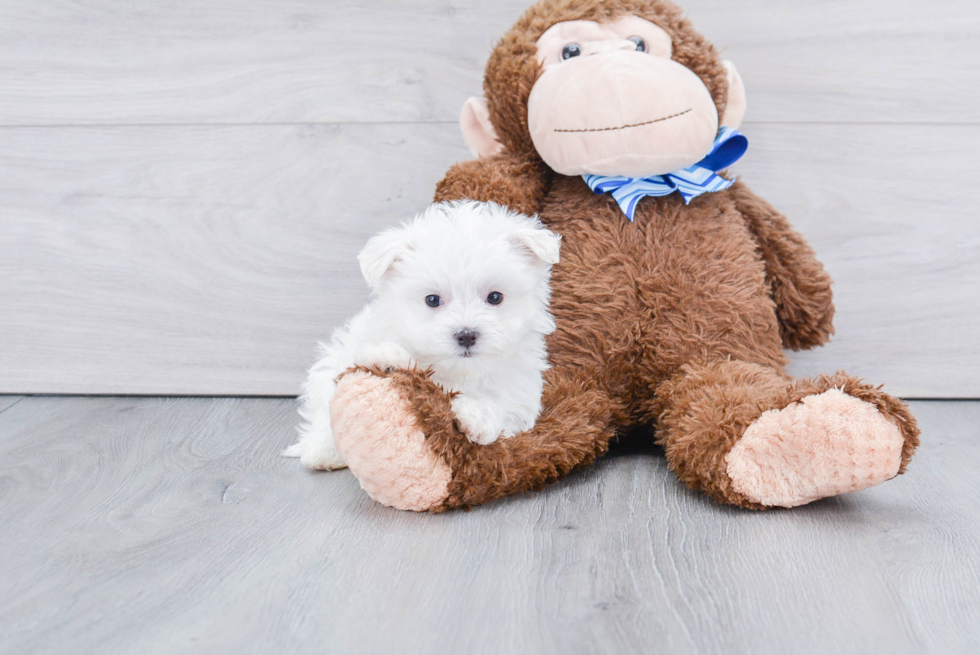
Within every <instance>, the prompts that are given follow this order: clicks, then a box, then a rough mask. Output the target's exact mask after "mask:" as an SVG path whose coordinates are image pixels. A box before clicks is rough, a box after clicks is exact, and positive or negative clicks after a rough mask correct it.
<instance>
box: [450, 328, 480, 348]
mask: <svg viewBox="0 0 980 655" xmlns="http://www.w3.org/2000/svg"><path fill="white" fill-rule="evenodd" d="M455 336H456V343H458V344H459V345H461V346H462V347H463V348H472V347H473V346H474V345H476V340H477V339H478V338H479V337H480V333H479V332H477V331H476V330H471V329H469V328H466V329H465V330H460V331H459V332H457V333H456V335H455Z"/></svg>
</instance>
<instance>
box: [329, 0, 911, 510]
mask: <svg viewBox="0 0 980 655" xmlns="http://www.w3.org/2000/svg"><path fill="white" fill-rule="evenodd" d="M484 92H485V96H486V101H485V102H484V101H483V100H480V99H471V100H470V101H468V102H467V104H466V106H465V107H464V108H463V113H462V117H461V125H462V128H463V132H464V136H465V138H466V141H467V143H468V144H469V145H470V147H471V149H473V150H474V152H475V153H476V154H477V155H478V156H479V158H478V159H476V160H475V161H470V162H466V163H462V164H458V165H456V166H453V167H452V168H451V169H450V170H449V172H448V173H447V175H446V177H445V179H444V180H443V181H442V182H440V183H439V185H438V187H437V190H436V196H435V199H436V200H439V201H441V200H453V199H463V198H471V199H475V200H485V201H495V202H498V203H501V204H504V205H507V206H509V207H511V208H513V209H515V210H517V211H520V212H523V213H526V214H537V215H538V216H539V217H540V218H541V220H542V221H543V222H544V223H545V224H546V225H547V226H548V227H549V228H550V229H551V230H553V231H555V232H557V233H559V234H561V235H562V251H561V261H560V262H559V264H558V265H557V266H556V267H555V268H554V270H553V276H552V288H553V297H552V305H551V310H552V313H553V315H554V317H555V321H556V323H557V330H556V331H555V332H554V334H552V335H551V336H550V337H549V339H548V351H549V358H550V361H551V364H552V368H551V369H550V370H548V371H547V372H546V374H545V377H546V385H545V390H544V396H543V410H542V413H541V416H540V418H539V419H538V422H537V424H536V426H535V427H534V428H533V429H532V430H529V431H527V432H524V433H521V434H518V435H516V436H514V437H512V438H509V439H502V440H500V441H498V442H496V443H494V444H491V445H486V446H484V445H476V444H473V443H470V442H469V441H468V440H467V439H466V437H465V435H463V434H462V433H461V432H460V431H459V428H458V426H457V425H456V424H454V421H453V416H452V412H451V409H450V398H449V396H448V395H447V394H446V393H445V392H444V391H443V390H442V389H440V388H439V387H437V386H436V385H434V384H433V383H432V382H431V381H430V380H429V379H428V377H427V376H426V374H425V373H424V372H419V371H403V370H396V371H393V372H388V373H384V372H381V371H376V370H375V371H367V370H357V371H352V372H349V373H347V374H346V375H345V376H344V377H342V378H341V380H340V384H339V387H338V389H337V392H336V395H335V397H334V401H333V405H332V422H333V426H334V434H335V438H336V444H337V448H338V450H340V452H341V453H342V454H343V457H344V460H345V461H346V462H347V464H348V465H349V466H350V469H351V471H352V472H353V473H354V475H355V476H356V477H357V478H358V480H359V481H360V483H361V485H362V486H363V487H364V489H365V490H366V491H367V492H368V493H369V494H370V495H371V496H372V497H373V498H374V499H376V500H378V501H379V502H382V503H384V504H386V505H391V506H393V507H397V508H400V509H411V510H419V511H424V510H431V511H441V510H445V509H450V508H456V507H467V506H471V505H477V504H480V503H485V502H488V501H491V500H493V499H495V498H499V497H501V496H505V495H508V494H515V493H520V492H523V491H527V490H532V489H539V488H541V487H543V486H544V485H545V484H547V483H549V482H552V481H554V480H557V479H558V478H560V477H562V476H564V475H566V474H568V473H569V472H571V471H574V470H576V469H579V468H582V467H584V466H588V465H590V464H592V463H593V462H594V461H595V459H596V458H597V457H599V456H600V455H602V454H603V453H605V452H606V450H607V449H608V447H609V443H610V440H612V439H614V438H616V437H617V435H619V434H622V433H623V432H625V431H626V430H636V429H638V428H639V429H647V430H648V431H649V435H650V438H651V439H654V440H655V441H656V442H657V443H659V444H661V445H662V446H663V447H664V450H665V453H666V457H667V462H668V465H669V467H670V469H671V470H672V471H674V472H675V473H676V474H677V475H678V476H679V477H680V479H681V480H682V481H683V482H684V483H686V484H687V485H689V486H690V487H692V488H694V489H699V490H701V491H703V492H705V493H707V494H708V495H710V496H711V497H712V498H714V499H715V500H718V501H720V502H724V503H730V504H733V505H738V506H740V507H746V508H754V509H760V508H765V507H772V506H781V507H792V506H796V505H801V504H804V503H808V502H810V501H813V500H816V499H818V498H824V497H827V496H833V495H837V494H841V493H846V492H850V491H856V490H859V489H863V488H866V487H869V486H872V485H875V484H878V483H880V482H882V481H885V480H888V479H890V478H892V477H894V476H895V475H898V474H899V473H902V472H904V470H905V467H906V465H907V464H908V462H909V460H910V458H911V457H912V454H913V452H914V450H915V448H916V446H917V445H918V429H917V427H916V423H915V419H914V418H913V417H912V415H911V414H910V413H909V411H908V409H907V407H906V406H905V405H904V404H903V403H902V402H901V401H899V400H897V399H895V398H893V397H891V396H889V395H887V394H885V393H883V392H882V391H880V390H879V389H878V388H876V387H873V386H871V385H868V384H865V383H863V382H861V381H860V380H857V379H855V378H853V377H851V376H849V375H847V374H845V373H837V374H836V375H833V376H820V377H818V378H815V379H798V380H793V379H791V378H790V377H789V376H787V375H786V373H785V372H784V366H785V364H786V359H785V357H784V355H783V352H782V348H783V347H787V348H791V349H794V350H799V349H804V348H811V347H814V346H818V345H821V344H823V343H824V342H825V341H826V340H827V339H828V337H829V336H830V334H832V332H833V328H832V326H831V319H832V317H833V312H834V310H833V304H832V299H831V291H830V282H831V281H830V278H829V277H828V276H827V274H826V273H825V272H824V269H823V267H822V266H821V265H820V263H819V262H818V261H817V260H816V258H815V256H814V253H813V251H812V250H811V249H810V247H809V246H808V245H807V244H806V242H805V241H804V240H803V238H802V237H801V236H800V235H799V234H798V233H797V232H795V231H794V230H793V228H792V227H790V225H789V223H788V222H787V221H786V219H785V218H784V217H783V216H782V215H781V214H780V213H778V212H777V211H776V210H774V209H773V208H772V207H771V206H770V205H769V204H768V203H766V202H765V201H764V200H762V199H761V198H759V197H757V196H756V195H755V194H753V193H752V191H750V190H749V189H748V188H747V187H746V186H744V185H743V184H742V183H740V182H735V183H734V184H732V183H731V182H730V181H729V180H728V178H723V177H721V176H712V175H711V171H707V173H706V174H707V175H708V177H709V178H710V179H712V180H714V182H715V183H716V187H715V188H713V189H706V190H703V191H695V192H693V193H687V194H685V193H682V191H683V190H684V189H683V186H684V183H683V182H680V183H679V186H678V188H677V189H676V191H675V192H671V193H660V194H659V195H658V194H657V193H654V192H650V193H647V192H642V193H639V195H637V194H633V195H632V197H627V198H625V199H624V198H623V197H622V196H623V195H624V194H623V193H622V192H621V193H620V194H619V196H620V197H617V194H616V193H602V192H601V191H602V188H601V187H602V184H598V186H599V187H600V188H599V189H597V190H596V191H594V190H593V188H592V187H593V183H594V182H596V181H598V182H600V183H601V182H602V181H603V180H614V181H615V180H620V182H619V184H621V185H622V184H624V182H622V180H625V181H626V182H625V184H632V183H633V182H632V181H633V180H643V179H655V180H661V181H663V180H665V179H668V178H669V176H668V175H667V174H669V173H671V172H677V171H683V170H684V169H688V170H695V169H697V167H696V166H695V167H694V169H689V168H688V167H692V166H694V165H695V164H698V163H699V162H702V163H703V161H706V155H708V154H709V153H711V152H713V148H715V147H716V146H717V144H718V138H719V130H720V129H721V131H722V132H725V131H726V128H727V129H728V130H729V131H730V130H731V129H733V128H737V127H738V126H739V124H740V123H741V120H742V116H743V114H744V110H745V94H744V89H743V87H742V82H741V79H740V78H739V76H738V73H737V72H736V71H735V68H734V67H733V66H732V65H731V64H730V63H729V62H723V61H722V60H721V59H720V58H719V57H718V54H717V52H716V51H715V49H714V47H713V46H712V45H711V44H710V43H708V42H707V41H705V39H704V38H703V37H702V36H701V35H700V34H698V33H697V32H695V31H694V29H693V28H692V27H691V25H690V24H689V23H688V22H687V20H685V19H684V18H682V16H681V12H680V10H679V9H678V8H677V7H675V6H674V5H673V4H671V3H669V2H666V1H665V0H542V1H541V2H538V3H537V4H536V5H534V6H533V7H531V9H529V10H528V11H527V13H526V14H525V15H524V16H523V17H522V18H521V19H520V20H519V21H518V22H517V24H516V25H515V26H514V27H513V28H512V29H511V30H510V31H509V32H508V33H507V34H506V35H505V36H504V38H503V39H502V40H501V41H500V43H499V44H498V45H497V46H496V48H495V49H494V51H493V54H492V55H491V57H490V60H489V63H488V64H487V69H486V77H485V81H484ZM736 134H737V133H736ZM698 170H700V169H698ZM656 176H664V177H659V178H658V177H656ZM670 179H680V178H670ZM694 183H695V184H699V183H700V182H698V181H695V182H694ZM651 184H652V183H651ZM640 186H641V187H642V186H643V185H642V184H641V185H640ZM647 186H648V187H649V184H648V185H647ZM654 186H656V185H654ZM629 188H632V187H622V186H621V187H620V189H621V190H622V189H626V191H629ZM643 188H647V187H643ZM597 191H598V192H597ZM626 195H627V196H629V195H630V194H626Z"/></svg>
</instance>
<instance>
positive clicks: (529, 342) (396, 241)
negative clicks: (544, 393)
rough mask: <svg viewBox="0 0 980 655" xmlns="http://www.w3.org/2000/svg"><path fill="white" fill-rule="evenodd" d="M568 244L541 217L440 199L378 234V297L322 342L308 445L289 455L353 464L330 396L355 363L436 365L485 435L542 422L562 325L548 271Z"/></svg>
mask: <svg viewBox="0 0 980 655" xmlns="http://www.w3.org/2000/svg"><path fill="white" fill-rule="evenodd" d="M559 246H560V237H559V236H558V235H556V234H554V233H552V232H550V231H549V230H547V229H545V228H544V227H543V226H542V225H541V223H540V222H539V221H538V220H537V219H536V218H530V217H527V216H522V215H520V214H515V213H513V212H511V211H509V210H507V209H506V208H504V207H501V206H500V205H495V204H493V203H478V202H472V201H464V202H455V203H437V204H434V205H431V206H430V207H429V208H428V209H427V210H426V211H424V212H423V213H421V214H419V215H418V216H417V217H415V219H414V220H413V221H411V222H409V223H406V224H403V225H402V226H400V227H397V228H391V229H389V230H386V231H385V232H382V233H381V234H379V235H377V236H375V237H374V238H372V239H371V240H370V241H368V243H367V245H366V246H365V248H364V250H363V251H362V252H361V254H360V255H359V256H358V260H359V261H360V264H361V272H362V273H363V275H364V278H365V280H367V283H368V285H369V286H370V288H371V295H372V298H371V301H370V302H369V303H368V305H367V306H366V307H365V308H364V309H363V310H362V311H361V313H359V314H358V315H357V316H355V317H354V318H352V319H351V320H350V321H349V322H348V323H347V324H346V325H345V326H344V327H342V328H338V329H337V330H336V331H335V332H334V334H333V338H332V340H331V341H330V343H329V344H326V345H324V344H321V356H320V359H319V360H318V361H317V362H316V364H314V366H313V368H312V369H310V372H309V377H308V379H307V381H306V384H305V386H304V389H303V396H302V398H301V408H300V414H301V416H302V418H303V419H304V423H303V424H302V425H301V426H300V438H299V441H298V442H297V443H296V444H294V445H292V446H290V447H289V448H288V449H287V450H286V451H285V453H284V454H285V455H287V456H290V457H300V458H301V461H302V462H303V464H305V465H306V466H308V467H309V468H313V469H335V468H342V467H343V466H344V462H343V459H342V458H341V456H340V454H339V453H338V452H337V450H336V448H335V447H334V440H333V433H332V431H331V428H330V400H331V398H332V397H333V394H334V390H335V382H334V381H335V378H336V377H337V376H338V375H340V374H341V373H342V372H344V371H345V370H346V369H348V368H349V367H351V366H353V365H355V364H359V365H363V366H371V365H377V366H380V367H382V368H411V367H412V366H416V365H417V366H418V367H419V368H422V369H426V368H430V367H431V368H432V370H433V376H432V379H433V380H434V381H435V382H436V383H437V384H440V385H442V386H443V387H444V388H445V389H447V390H449V391H455V392H459V395H457V396H456V397H455V399H454V400H453V405H452V408H453V413H454V414H455V416H456V419H457V420H458V421H459V423H460V426H461V427H462V428H463V430H464V432H465V433H466V436H467V437H468V438H469V439H470V440H471V441H474V442H476V443H481V444H487V443H492V442H494V441H496V440H497V439H498V438H500V437H510V436H513V435H514V434H516V433H518V432H521V431H522V430H526V429H528V428H530V427H531V426H533V425H534V422H535V421H536V420H537V417H538V413H539V412H540V411H541V389H542V386H543V379H542V373H543V371H544V370H545V369H546V368H548V363H547V352H546V349H545V341H544V336H545V335H546V334H548V333H550V332H552V331H553V330H554V329H555V324H554V321H553V320H552V318H551V314H550V313H549V311H548V300H549V297H550V293H551V290H550V286H549V278H550V272H551V265H552V264H555V263H557V262H558V252H559ZM494 293H497V294H502V297H503V299H502V301H501V302H499V303H498V304H493V301H496V300H497V296H491V294H494ZM433 297H438V304H437V306H436V307H431V306H430V304H434V300H433ZM464 330H465V331H469V332H464ZM472 333H476V336H475V342H473V343H470V340H471V339H472V338H473V334H472ZM467 335H468V337H469V338H468V337H467Z"/></svg>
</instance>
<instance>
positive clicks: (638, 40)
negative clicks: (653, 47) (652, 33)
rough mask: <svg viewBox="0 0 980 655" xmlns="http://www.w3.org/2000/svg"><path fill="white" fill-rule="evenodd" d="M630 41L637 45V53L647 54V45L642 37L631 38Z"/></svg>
mask: <svg viewBox="0 0 980 655" xmlns="http://www.w3.org/2000/svg"><path fill="white" fill-rule="evenodd" d="M629 40H630V41H632V42H633V43H635V44H636V51H637V52H646V51H647V44H646V43H645V42H644V41H643V39H641V38H640V37H638V36H631V37H630V39H629Z"/></svg>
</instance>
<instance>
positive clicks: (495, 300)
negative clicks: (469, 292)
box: [487, 291, 504, 305]
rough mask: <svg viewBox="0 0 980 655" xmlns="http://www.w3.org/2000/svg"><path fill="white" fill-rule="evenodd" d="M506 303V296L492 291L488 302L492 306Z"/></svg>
mask: <svg viewBox="0 0 980 655" xmlns="http://www.w3.org/2000/svg"><path fill="white" fill-rule="evenodd" d="M503 301H504V294H502V293H500V292H499V291H491V292H490V295H489V296H487V302H488V303H490V304H491V305H499V304H500V303H502V302H503Z"/></svg>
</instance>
